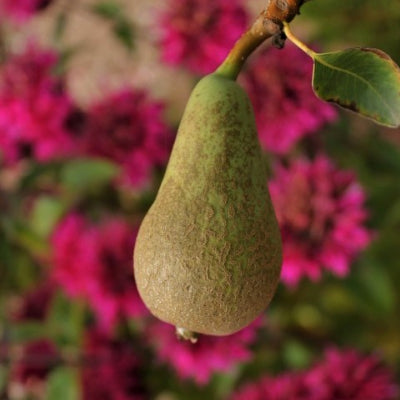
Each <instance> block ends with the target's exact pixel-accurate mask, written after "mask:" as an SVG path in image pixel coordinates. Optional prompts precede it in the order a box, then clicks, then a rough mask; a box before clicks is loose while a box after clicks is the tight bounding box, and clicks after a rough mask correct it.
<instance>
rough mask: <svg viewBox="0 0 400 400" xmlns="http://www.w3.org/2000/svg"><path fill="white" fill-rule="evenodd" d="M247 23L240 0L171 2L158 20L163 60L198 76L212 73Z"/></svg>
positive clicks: (185, 0) (175, 0)
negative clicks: (159, 22) (160, 29)
mask: <svg viewBox="0 0 400 400" xmlns="http://www.w3.org/2000/svg"><path fill="white" fill-rule="evenodd" d="M247 24H248V15H247V12H246V10H245V8H244V7H243V2H241V1H240V0H170V1H169V2H168V5H167V9H166V11H165V13H164V15H162V17H161V25H162V37H161V48H162V59H163V61H165V62H166V63H168V64H171V65H182V66H185V67H187V68H189V69H190V70H191V71H193V72H196V73H198V74H206V73H209V72H212V71H213V70H214V69H216V68H217V67H218V65H219V64H220V63H221V62H222V61H223V60H224V58H225V57H226V56H227V55H228V53H229V50H230V49H231V48H232V46H233V45H234V43H235V42H236V40H237V39H238V38H239V37H240V36H241V34H242V33H243V32H244V30H245V28H246V26H247Z"/></svg>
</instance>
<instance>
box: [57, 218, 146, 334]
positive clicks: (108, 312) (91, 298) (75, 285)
mask: <svg viewBox="0 0 400 400" xmlns="http://www.w3.org/2000/svg"><path fill="white" fill-rule="evenodd" d="M135 237H136V230H134V229H132V228H131V227H130V226H129V225H128V224H127V223H126V222H124V221H122V220H121V219H118V218H113V219H109V220H105V221H103V222H101V223H100V224H98V225H94V224H91V223H90V222H89V221H87V220H86V219H85V218H84V217H83V216H81V215H77V214H72V215H69V216H67V217H66V218H65V219H64V220H63V221H62V222H61V223H60V224H59V225H58V227H57V228H56V230H55V232H54V235H53V238H52V243H53V253H54V255H53V266H54V268H53V277H54V279H55V281H56V282H58V284H59V285H60V286H61V287H62V288H63V289H64V290H65V292H66V293H67V294H68V295H69V296H70V297H72V298H75V297H81V298H83V299H85V300H87V302H88V303H89V305H90V307H91V308H92V310H93V311H94V313H95V315H96V317H97V319H98V321H99V323H100V325H101V326H102V327H103V328H104V329H106V330H110V329H112V328H113V326H114V325H115V323H116V322H117V321H118V318H119V317H138V316H142V315H146V314H147V311H146V308H145V306H144V304H143V303H142V301H141V299H140V297H139V294H138V292H137V290H136V286H135V281H134V277H133V269H132V252H133V247H134V242H135ZM77 238H79V240H77Z"/></svg>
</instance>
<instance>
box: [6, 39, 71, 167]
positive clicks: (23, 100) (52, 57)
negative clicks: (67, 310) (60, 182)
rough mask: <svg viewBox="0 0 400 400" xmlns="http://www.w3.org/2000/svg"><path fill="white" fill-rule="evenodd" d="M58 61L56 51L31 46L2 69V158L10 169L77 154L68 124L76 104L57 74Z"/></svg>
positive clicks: (10, 59)
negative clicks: (29, 159) (28, 161)
mask: <svg viewBox="0 0 400 400" xmlns="http://www.w3.org/2000/svg"><path fill="white" fill-rule="evenodd" d="M57 60H58V58H57V55H56V54H55V53H54V52H53V51H50V50H43V49H41V48H39V47H38V46H37V45H34V44H30V45H28V46H27V47H26V49H25V51H24V52H23V53H21V54H17V55H15V56H13V57H11V58H9V59H8V60H7V62H6V63H5V65H4V66H3V67H2V71H1V85H0V153H1V155H2V158H3V160H4V162H5V163H6V164H8V165H12V164H14V163H15V162H17V161H18V160H20V159H22V158H26V157H32V158H34V159H36V160H37V161H39V162H42V161H48V160H51V159H54V158H56V157H60V156H64V155H66V154H69V153H70V152H71V151H72V137H71V132H69V130H68V127H67V124H66V122H67V121H68V118H69V116H70V113H71V111H72V109H73V105H72V101H71V99H70V98H69V95H68V94H67V93H66V91H65V90H64V82H63V81H62V79H61V78H60V77H55V76H53V75H52V73H51V72H52V70H53V68H54V67H55V65H56V63H57Z"/></svg>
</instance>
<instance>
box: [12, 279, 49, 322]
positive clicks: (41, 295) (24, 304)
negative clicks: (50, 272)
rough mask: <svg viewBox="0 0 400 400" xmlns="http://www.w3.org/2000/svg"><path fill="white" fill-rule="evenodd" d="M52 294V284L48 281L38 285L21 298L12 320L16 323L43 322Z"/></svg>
mask: <svg viewBox="0 0 400 400" xmlns="http://www.w3.org/2000/svg"><path fill="white" fill-rule="evenodd" d="M54 292H55V288H54V284H53V283H52V282H50V281H49V280H46V281H44V282H43V283H40V284H38V286H37V287H35V288H34V289H33V290H31V291H29V292H27V293H26V294H25V295H24V296H23V297H22V299H21V303H20V304H19V306H18V308H17V309H16V311H15V313H14V315H13V319H14V320H16V321H23V320H38V321H42V320H44V319H45V318H46V314H47V311H48V309H49V306H50V303H51V300H52V298H53V295H54Z"/></svg>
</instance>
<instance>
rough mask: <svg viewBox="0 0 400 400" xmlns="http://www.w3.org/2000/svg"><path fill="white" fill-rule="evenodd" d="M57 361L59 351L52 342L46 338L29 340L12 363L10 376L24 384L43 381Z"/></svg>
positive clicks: (58, 359)
mask: <svg viewBox="0 0 400 400" xmlns="http://www.w3.org/2000/svg"><path fill="white" fill-rule="evenodd" d="M59 362H60V356H59V353H58V351H57V348H56V347H55V345H54V344H53V343H52V342H50V341H49V340H47V339H41V340H36V341H34V342H30V343H28V344H26V345H25V346H24V348H23V352H22V354H21V359H20V360H19V361H18V362H17V363H16V364H15V365H14V367H13V369H12V378H13V379H14V380H17V381H20V382H22V383H26V384H29V383H35V382H37V381H43V380H45V379H46V377H47V375H48V373H49V372H50V371H51V370H52V369H53V368H54V367H56V366H57V364H59Z"/></svg>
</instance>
